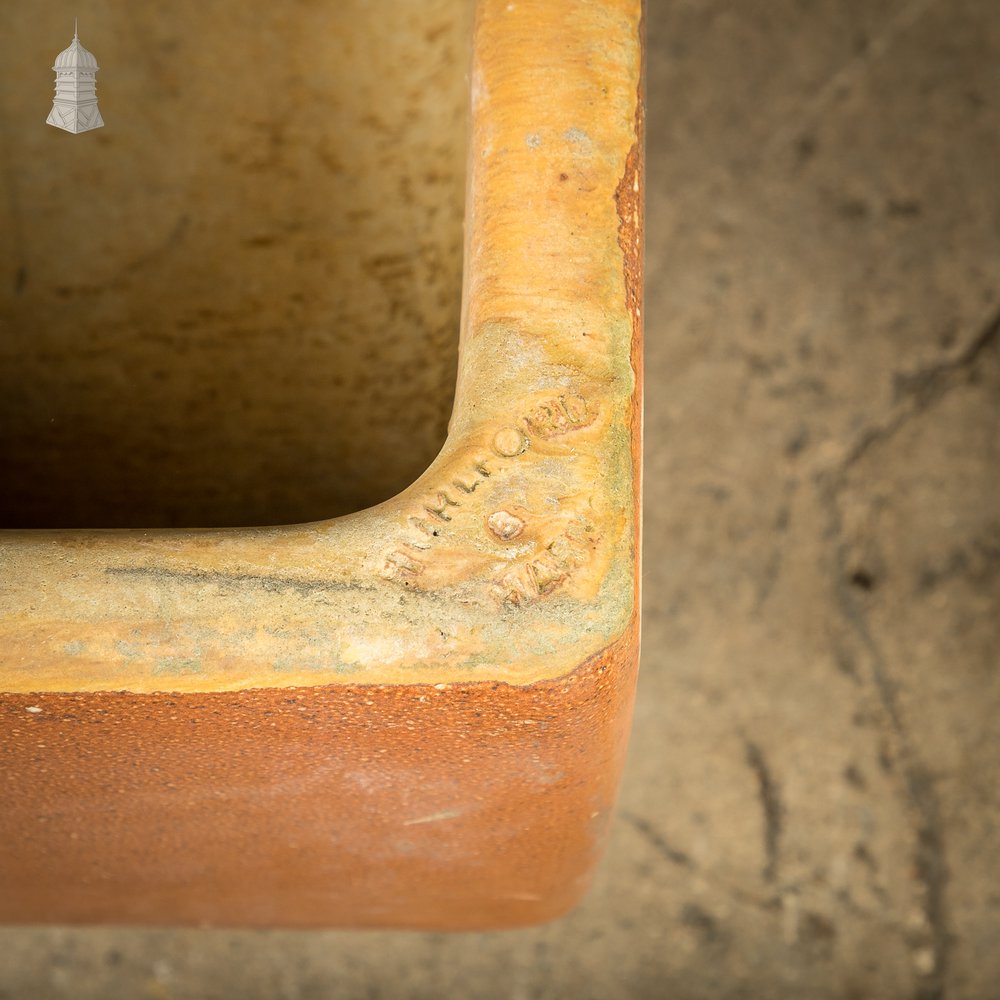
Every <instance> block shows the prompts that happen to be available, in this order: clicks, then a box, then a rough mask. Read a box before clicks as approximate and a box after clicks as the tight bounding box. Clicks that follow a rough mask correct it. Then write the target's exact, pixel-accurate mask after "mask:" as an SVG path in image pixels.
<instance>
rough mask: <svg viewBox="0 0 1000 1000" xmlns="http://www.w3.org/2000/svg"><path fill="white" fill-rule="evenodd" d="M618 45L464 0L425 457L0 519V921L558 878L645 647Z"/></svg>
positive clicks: (172, 913)
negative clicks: (345, 480) (317, 481)
mask: <svg viewBox="0 0 1000 1000" xmlns="http://www.w3.org/2000/svg"><path fill="white" fill-rule="evenodd" d="M640 53H641V4H640V2H639V0H603V2H601V3H597V4H592V5H587V6H586V7H585V8H582V7H580V6H579V5H577V4H574V3H571V2H569V0H518V2H517V3H516V4H514V3H505V2H503V0H480V2H479V3H478V5H477V15H476V28H475V36H474V44H473V64H472V74H471V86H472V129H471V139H470V151H469V163H470V168H469V196H468V205H467V245H466V263H465V292H464V296H465V297H464V308H463V325H462V332H461V355H460V366H459V379H458V389H457V393H456V403H455V409H454V413H453V416H452V422H451V427H450V430H449V439H448V443H447V444H446V446H445V448H444V450H443V451H442V453H441V455H440V456H439V458H438V459H437V460H436V461H435V463H434V464H433V465H432V466H431V468H430V469H429V470H428V471H427V473H426V474H425V475H424V476H422V477H421V478H420V479H419V480H418V481H417V482H416V483H415V484H414V485H413V486H412V487H410V488H409V489H408V490H406V491H404V493H402V494H400V495H399V496H398V497H396V498H394V499H393V500H390V501H387V502H386V503H384V504H381V505H379V506H378V507H375V508H372V509H370V510H367V511H363V512H360V513H358V514H356V515H350V516H348V517H344V518H336V519H333V520H331V521H323V522H315V523H313V524H305V525H293V526H279V527H274V528H260V529H245V530H244V529H240V530H228V531H216V530H213V531H177V532H164V531H159V532H75V531H74V532H69V533H52V532H39V533H30V532H11V533H7V534H6V535H0V567H2V568H3V569H2V571H3V572H4V573H5V574H6V575H5V576H4V577H3V581H4V587H3V590H2V591H0V720H2V722H0V725H2V731H0V733H2V735H0V775H2V779H3V788H4V809H3V810H2V811H0V845H2V846H0V920H3V921H23V922H34V921H60V922H63V921H90V922H95V921H98V922H123V923H146V924H175V923H206V924H221V925H247V926H344V927H347V926H356V927H360V926H370V927H374V926H381V927H425V928H490V927H504V926H516V925H522V924H527V923H532V922H537V921H540V920H544V919H548V918H551V917H554V916H556V915H558V914H560V913H562V912H564V911H565V910H566V909H567V908H568V907H570V906H571V905H573V903H574V902H575V901H576V900H577V899H579V897H580V895H581V894H582V893H583V891H584V889H585V888H586V885H587V883H588V881H589V878H590V873H591V871H592V868H593V865H594V863H595V862H596V859H597V858H598V856H599V853H600V849H601V847H602V844H603V840H604V833H605V831H606V829H607V823H608V819H609V815H610V810H611V808H612V805H613V800H614V794H615V788H616V785H617V781H618V776H619V773H620V769H621V764H622V759H623V754H624V748H625V743H626V738H627V732H628V726H629V721H630V715H631V705H632V698H633V692H634V683H635V670H636V664H637V656H638V608H639V577H640V574H639V546H640V509H639V496H640V487H639V483H640V467H641V328H642V320H641V303H642V294H641V291H642V282H641V258H642V196H643V182H642V173H643V169H642V168H643V163H642V148H643V147H642V121H643V119H642V82H641V70H640V66H641V59H640ZM4 692H5V693H4Z"/></svg>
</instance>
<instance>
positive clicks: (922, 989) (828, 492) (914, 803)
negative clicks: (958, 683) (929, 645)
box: [817, 462, 951, 1000]
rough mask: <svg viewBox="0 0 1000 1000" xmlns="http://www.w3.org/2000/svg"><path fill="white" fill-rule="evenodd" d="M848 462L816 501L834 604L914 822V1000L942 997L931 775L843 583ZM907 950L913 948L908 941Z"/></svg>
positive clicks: (942, 905)
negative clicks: (918, 922) (918, 962)
mask: <svg viewBox="0 0 1000 1000" xmlns="http://www.w3.org/2000/svg"><path fill="white" fill-rule="evenodd" d="M847 467H848V463H846V462H845V463H844V465H843V466H842V467H841V469H840V470H839V473H838V475H837V477H836V478H835V479H833V478H827V479H826V480H824V479H823V477H818V479H817V488H818V490H819V494H820V501H821V503H822V505H823V506H824V507H825V508H826V510H827V515H828V518H829V522H830V534H831V537H832V538H833V540H834V542H835V555H834V558H835V581H836V582H835V591H836V597H837V605H838V607H839V609H840V612H841V614H842V615H843V617H844V619H845V620H846V621H847V623H848V624H849V625H850V627H851V628H852V629H853V631H854V633H855V635H856V636H857V638H858V641H859V642H860V644H861V646H862V648H863V649H864V650H865V651H866V652H867V654H868V658H869V661H870V663H871V678H872V681H873V683H874V686H875V690H876V693H877V696H878V699H879V702H880V704H881V706H882V709H883V711H884V712H885V715H886V717H887V718H888V720H889V725H890V732H891V736H892V738H893V742H894V743H895V744H896V747H897V756H898V759H899V761H900V769H901V772H902V777H903V786H904V789H905V792H906V797H907V801H908V803H909V805H910V808H911V809H912V811H913V814H914V816H915V820H914V823H913V834H914V837H915V840H916V848H915V851H914V869H915V874H916V878H917V880H918V882H919V884H920V886H921V890H922V896H923V899H922V900H921V909H922V911H923V915H924V918H925V919H926V921H927V925H928V927H929V928H930V937H931V941H930V947H931V952H932V955H933V963H932V966H931V968H930V970H929V971H928V972H927V973H926V974H924V975H922V976H921V981H919V982H918V984H917V989H916V992H915V994H914V1000H943V998H944V996H945V973H946V970H947V965H948V956H949V950H950V943H951V936H950V931H949V922H948V913H947V900H946V892H947V884H948V868H947V863H946V861H945V856H944V835H943V823H942V820H941V811H940V806H939V804H938V800H937V793H936V792H935V790H934V785H933V779H932V778H931V776H930V774H929V772H928V771H927V769H926V767H925V766H924V765H923V764H922V763H921V762H920V760H919V757H918V755H917V752H916V750H915V748H914V745H913V740H912V738H911V737H910V734H909V731H908V729H907V727H906V724H905V722H904V720H903V717H902V713H901V712H900V710H899V705H898V700H897V687H896V684H895V682H894V681H893V679H892V676H891V673H890V670H889V667H888V663H887V661H886V657H885V654H884V653H883V651H882V648H881V646H880V645H879V643H878V642H877V641H876V639H875V636H874V634H873V632H872V629H871V627H870V626H869V624H868V619H867V616H866V614H865V612H864V611H863V610H862V608H861V607H860V605H859V603H858V601H857V599H856V596H855V594H854V592H853V590H852V588H851V587H850V585H849V584H848V582H847V578H848V560H847V549H848V546H847V542H846V540H845V538H844V531H843V523H842V519H841V515H840V509H839V507H838V502H837V498H838V494H839V492H840V490H841V489H842V487H843V486H844V476H845V474H846V470H847ZM911 950H913V951H915V950H916V947H915V946H913V945H911Z"/></svg>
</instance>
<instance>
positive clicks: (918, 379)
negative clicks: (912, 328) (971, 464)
mask: <svg viewBox="0 0 1000 1000" xmlns="http://www.w3.org/2000/svg"><path fill="white" fill-rule="evenodd" d="M998 336H1000V304H994V306H993V307H992V308H991V309H990V311H989V313H988V314H987V316H986V319H985V320H984V321H983V322H982V323H981V324H980V326H979V330H978V332H977V333H976V335H975V336H974V337H973V338H972V340H970V341H969V343H968V345H967V346H966V347H965V348H964V349H963V350H961V351H959V352H958V354H956V355H955V356H954V357H952V358H946V359H945V360H944V361H938V362H935V363H934V364H932V365H928V366H927V367H926V368H921V369H919V370H917V371H915V372H913V373H911V374H905V375H897V377H896V393H897V399H898V398H900V397H901V398H902V403H901V404H900V406H899V409H898V410H897V411H896V412H895V413H893V414H892V415H891V416H889V417H888V418H887V419H886V420H884V421H883V422H882V423H880V424H876V425H874V426H872V427H869V428H867V429H866V430H864V431H862V432H861V434H859V435H858V438H857V440H856V441H855V443H854V445H853V447H852V448H851V449H850V450H849V451H848V453H847V455H846V457H845V458H844V460H843V462H842V465H841V469H840V472H841V474H844V473H846V472H847V470H848V469H850V467H851V466H853V465H855V464H856V463H857V462H858V461H860V459H861V458H863V457H864V455H865V454H867V452H868V451H870V450H871V448H872V447H873V446H874V445H876V444H880V443H883V442H885V441H887V440H888V439H889V438H891V437H893V436H894V435H895V434H896V433H897V432H898V431H899V430H900V429H901V428H902V427H903V426H904V425H905V424H907V423H908V422H909V421H910V420H912V419H913V418H914V417H916V416H919V415H920V414H921V413H923V412H925V411H926V410H927V409H928V408H929V407H930V406H931V405H932V404H933V403H935V402H937V401H938V400H939V399H940V398H941V396H942V395H944V393H945V392H947V390H948V388H949V385H948V379H949V377H950V376H953V375H955V374H956V373H957V372H960V371H962V370H963V369H966V368H970V367H971V366H972V365H974V364H975V363H976V361H977V360H978V359H979V358H980V357H981V356H982V354H983V353H984V352H985V351H986V350H987V348H989V347H990V345H991V344H993V342H994V341H995V340H997V338H998ZM952 384H954V383H952Z"/></svg>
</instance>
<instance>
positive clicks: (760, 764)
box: [743, 737, 785, 882]
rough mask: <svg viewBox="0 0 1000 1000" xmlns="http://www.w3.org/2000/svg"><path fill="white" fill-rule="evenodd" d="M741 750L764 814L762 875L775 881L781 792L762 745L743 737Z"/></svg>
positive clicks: (781, 814)
mask: <svg viewBox="0 0 1000 1000" xmlns="http://www.w3.org/2000/svg"><path fill="white" fill-rule="evenodd" d="M743 749H744V752H745V753H746V762H747V764H748V766H749V767H750V770H751V771H753V773H754V775H755V776H756V778H757V790H758V794H759V796H760V807H761V811H762V812H763V814H764V858H765V862H764V870H763V872H762V873H761V875H762V877H763V879H764V881H765V882H774V881H775V880H776V879H777V877H778V862H779V860H780V848H781V831H782V818H783V816H784V811H785V810H784V806H783V805H782V803H781V792H780V789H779V788H778V783H777V782H776V781H775V780H774V775H773V774H772V773H771V769H770V767H769V766H768V763H767V758H765V756H764V752H763V751H762V750H761V748H760V747H759V746H758V745H757V744H756V743H754V742H753V741H752V740H748V739H747V738H746V737H744V738H743Z"/></svg>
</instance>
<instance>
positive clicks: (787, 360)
mask: <svg viewBox="0 0 1000 1000" xmlns="http://www.w3.org/2000/svg"><path fill="white" fill-rule="evenodd" d="M648 20H649V25H648V29H649V42H650V58H649V104H650V116H649V121H650V136H649V173H650V184H649V215H648V232H649V237H648V271H647V274H648V301H647V309H646V316H647V321H648V333H647V336H648V341H647V343H648V369H647V371H648V383H647V385H648V389H647V393H648V403H647V492H646V566H645V598H646V608H645V616H646V617H645V635H644V652H643V671H642V678H641V682H640V689H639V699H638V706H637V711H636V721H635V731H634V735H633V739H632V745H631V751H630V759H629V764H628V769H627V773H626V776H625V782H624V787H623V790H622V798H621V809H620V814H619V819H618V822H617V826H616V829H615V834H614V837H613V840H612V843H611V848H610V851H609V853H608V856H607V858H606V860H605V862H604V864H603V867H602V869H601V871H600V874H599V877H598V880H597V884H596V886H595V888H594V890H593V892H592V893H591V895H590V896H589V898H588V899H587V901H586V903H585V904H584V905H583V907H582V908H581V909H579V910H578V911H577V912H576V913H574V914H573V915H572V916H570V917H569V918H567V919H565V920H563V921H561V922H559V923H557V924H554V925H552V926H549V927H544V928H541V929H538V930H533V931H526V932H517V933H505V934H495V935H489V934H487V935H467V936H443V935H427V934H417V935H408V934H381V933H380V934H374V933H369V934H348V933H309V934H306V933H232V932H199V931H181V932H175V931H152V932H150V931H109V930H65V929H57V928H52V929H30V930H6V931H3V932H0V998H4V1000H11V998H15V997H16V998H22V997H23V998H29V997H30V998H32V1000H46V998H55V997H74V998H118V997H129V998H131V997H136V998H146V997H148V998H204V1000H209V998H219V1000H222V998H236V997H239V998H241V1000H254V998H269V1000H270V998H302V1000H305V998H319V997H334V996H336V997H346V998H369V997H370V998H436V997H462V998H500V997H504V998H523V1000H527V998H532V997H572V998H574V1000H577V998H581V1000H582V998H602V1000H603V998H607V1000H614V998H636V1000H644V998H655V997H664V998H673V1000H687V998H691V1000H694V998H720V1000H721V998H726V1000H730V998H737V997H746V998H754V1000H757V998H768V1000H770V998H792V997H809V998H825V997H831V998H833V997H838V998H840V997H850V998H862V997H871V998H878V1000H891V998H896V997H900V998H904V997H905V998H926V1000H929V998H947V1000H960V998H961V1000H979V998H982V1000H988V998H993V997H997V996H998V995H1000V985H998V981H1000V947H998V946H997V941H998V940H1000V862H998V859H1000V849H998V848H1000V840H998V822H1000V727H998V726H997V724H996V721H995V720H996V718H997V715H998V710H1000V672H998V670H997V657H998V653H997V650H998V644H997V638H998V635H997V633H998V618H997V610H998V596H1000V501H998V499H997V496H998V494H1000V472H998V470H1000V462H998V459H1000V454H998V452H1000V437H998V434H997V429H998V427H1000V423H998V420H1000V391H998V390H1000V349H998V333H997V331H998V329H1000V5H998V4H997V2H996V0H937V2H934V0H812V2H809V3H805V2H802V0H752V2H751V0H746V2H739V3H737V2H734V0H649V18H648Z"/></svg>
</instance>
